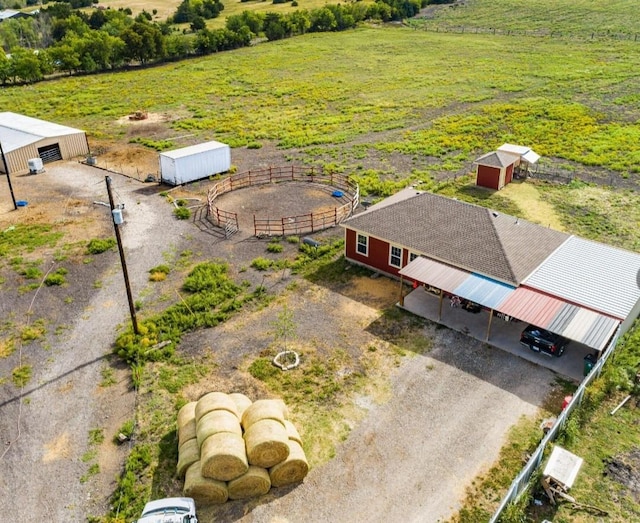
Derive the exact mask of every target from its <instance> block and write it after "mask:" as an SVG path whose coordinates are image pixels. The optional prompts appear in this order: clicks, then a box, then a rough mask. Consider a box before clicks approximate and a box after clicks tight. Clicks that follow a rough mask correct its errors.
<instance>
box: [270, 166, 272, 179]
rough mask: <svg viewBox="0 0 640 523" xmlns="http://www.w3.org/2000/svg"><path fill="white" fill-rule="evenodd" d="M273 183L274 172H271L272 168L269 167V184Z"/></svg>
mask: <svg viewBox="0 0 640 523" xmlns="http://www.w3.org/2000/svg"><path fill="white" fill-rule="evenodd" d="M271 182H272V171H271V166H269V183H271Z"/></svg>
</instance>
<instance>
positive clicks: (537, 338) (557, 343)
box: [520, 325, 569, 358]
mask: <svg viewBox="0 0 640 523" xmlns="http://www.w3.org/2000/svg"><path fill="white" fill-rule="evenodd" d="M520 343H521V344H522V345H524V346H525V347H529V348H530V349H531V350H532V351H534V352H542V353H543V354H547V355H549V356H556V357H558V358H559V357H560V356H562V355H563V354H564V351H565V349H566V347H567V345H568V344H569V340H568V339H567V338H563V337H562V336H560V335H559V334H554V333H553V332H550V331H548V330H545V329H541V328H539V327H536V326H535V325H528V326H527V327H526V328H525V329H524V330H523V331H522V334H520Z"/></svg>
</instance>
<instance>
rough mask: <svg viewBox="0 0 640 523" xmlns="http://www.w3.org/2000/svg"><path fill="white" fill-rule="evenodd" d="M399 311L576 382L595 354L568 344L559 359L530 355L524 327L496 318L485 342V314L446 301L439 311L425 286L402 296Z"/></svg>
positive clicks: (577, 344)
mask: <svg viewBox="0 0 640 523" xmlns="http://www.w3.org/2000/svg"><path fill="white" fill-rule="evenodd" d="M400 307H401V308H403V309H405V310H407V311H409V312H411V313H413V314H415V315H417V316H421V317H423V318H427V319H429V320H432V321H434V322H437V323H440V324H442V325H445V326H447V327H449V328H450V329H453V330H455V331H458V332H462V333H463V334H466V335H467V336H471V337H472V338H475V339H477V340H480V341H484V342H485V343H487V344H489V345H491V346H493V347H496V348H498V349H501V350H503V351H506V352H509V353H511V354H514V355H516V356H520V357H521V358H523V359H526V360H528V361H531V362H533V363H536V364H538V365H542V366H543V367H546V368H548V369H551V370H553V371H554V372H556V373H558V374H560V375H562V376H565V377H567V378H570V379H573V380H577V381H581V380H582V377H583V369H584V358H585V356H587V354H593V352H594V349H593V348H592V347H589V346H587V345H584V344H582V343H579V342H576V341H571V343H570V344H569V346H568V348H567V350H566V351H565V353H564V354H563V355H562V357H560V358H556V357H553V356H549V355H546V354H543V353H540V352H533V351H532V350H530V349H528V348H527V347H524V346H523V345H521V344H520V333H521V332H522V330H523V329H524V328H525V327H526V325H527V323H525V322H523V321H519V320H515V319H511V320H510V321H505V320H503V319H501V318H500V317H497V316H495V317H493V319H492V321H491V325H492V328H491V336H490V337H489V339H488V340H487V326H488V325H489V318H490V312H489V311H488V310H485V309H483V310H481V311H480V312H478V313H472V312H468V311H467V310H465V309H463V308H461V307H450V305H449V300H446V302H445V304H444V306H443V307H442V311H440V298H439V296H436V295H435V294H433V293H431V292H428V291H427V290H426V289H425V287H424V286H419V287H417V288H416V289H414V290H413V291H411V292H410V293H409V294H408V295H407V296H405V297H404V299H403V303H402V305H400ZM440 312H441V314H440Z"/></svg>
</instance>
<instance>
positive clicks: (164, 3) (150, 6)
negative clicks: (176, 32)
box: [100, 0, 336, 29]
mask: <svg viewBox="0 0 640 523" xmlns="http://www.w3.org/2000/svg"><path fill="white" fill-rule="evenodd" d="M180 3H181V0H154V1H153V2H147V1H146V0H104V1H102V2H100V5H104V6H106V7H110V8H111V9H120V8H123V9H124V8H127V7H128V8H129V9H131V10H132V11H133V13H134V15H135V14H137V13H139V12H141V11H142V10H143V9H145V10H146V11H147V12H149V13H151V12H152V11H153V10H154V9H155V10H156V14H155V15H154V20H155V21H158V22H162V21H165V20H166V19H167V18H168V17H169V16H172V15H173V14H174V13H175V11H176V8H177V7H178V5H180ZM328 3H336V2H328V1H327V0H298V6H297V7H293V6H292V5H291V2H286V3H283V4H273V3H272V2H270V1H269V2H268V1H266V0H265V1H263V0H251V1H247V2H241V1H240V0H223V1H222V4H223V5H224V10H223V11H222V13H220V16H219V17H218V18H214V19H212V20H209V21H208V22H207V26H208V27H209V28H211V29H213V28H218V27H224V24H225V21H226V19H227V17H229V16H232V15H238V14H240V13H242V12H243V11H251V12H257V13H267V12H271V13H280V14H286V13H291V12H293V11H295V10H296V9H308V10H312V9H316V8H318V7H322V6H323V5H326V4H328ZM187 25H188V24H185V27H186V26H187Z"/></svg>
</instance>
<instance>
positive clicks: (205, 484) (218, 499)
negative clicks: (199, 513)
mask: <svg viewBox="0 0 640 523" xmlns="http://www.w3.org/2000/svg"><path fill="white" fill-rule="evenodd" d="M200 464H201V462H200V461H197V462H195V463H194V464H193V465H191V466H190V467H189V469H188V470H187V474H186V476H185V479H184V491H183V492H184V495H185V496H188V497H190V498H193V499H194V501H195V502H196V505H197V506H200V505H213V504H219V503H224V502H225V501H227V499H229V492H228V490H227V484H226V483H225V482H224V481H218V480H217V479H211V478H205V477H204V476H203V475H202V474H201V470H200Z"/></svg>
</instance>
